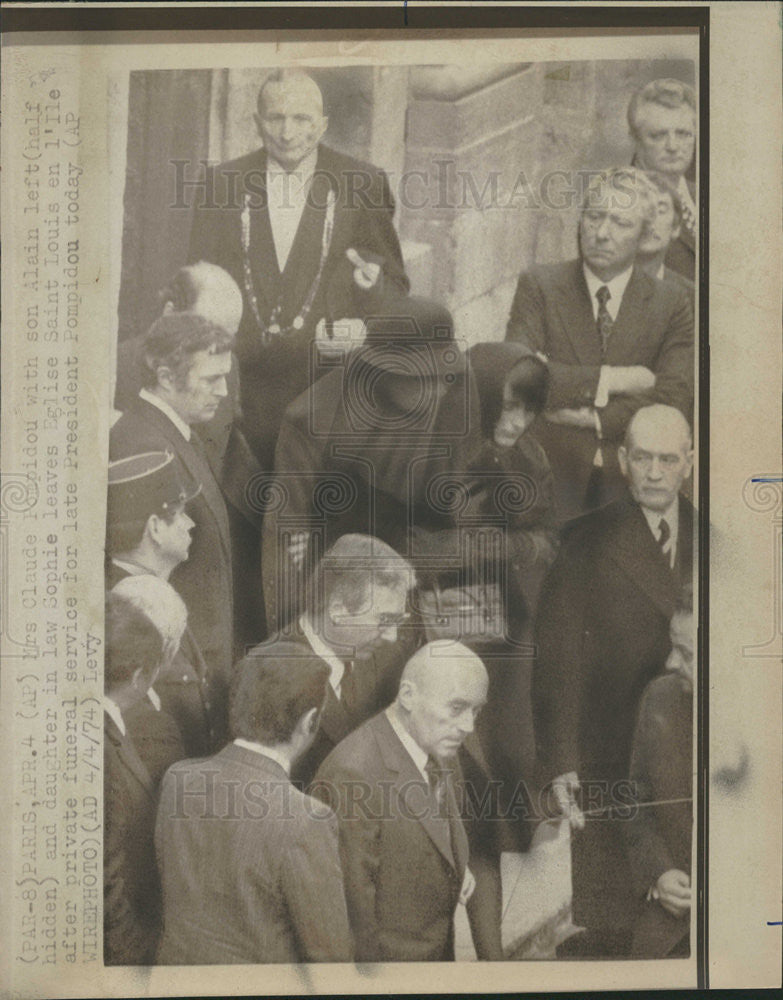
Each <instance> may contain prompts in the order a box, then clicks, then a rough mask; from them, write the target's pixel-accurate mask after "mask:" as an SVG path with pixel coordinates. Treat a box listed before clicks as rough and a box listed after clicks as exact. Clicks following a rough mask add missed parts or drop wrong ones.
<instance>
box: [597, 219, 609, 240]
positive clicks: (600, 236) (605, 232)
mask: <svg viewBox="0 0 783 1000" xmlns="http://www.w3.org/2000/svg"><path fill="white" fill-rule="evenodd" d="M608 237H609V220H608V219H601V221H600V222H599V223H598V228H597V229H596V231H595V238H596V239H597V240H605V239H608Z"/></svg>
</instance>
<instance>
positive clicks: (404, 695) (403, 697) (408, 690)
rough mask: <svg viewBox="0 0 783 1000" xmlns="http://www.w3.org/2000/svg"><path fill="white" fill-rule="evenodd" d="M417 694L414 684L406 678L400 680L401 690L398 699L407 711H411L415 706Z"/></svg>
mask: <svg viewBox="0 0 783 1000" xmlns="http://www.w3.org/2000/svg"><path fill="white" fill-rule="evenodd" d="M415 694H416V688H415V687H414V685H413V684H412V683H411V682H410V681H409V680H406V679H403V680H401V681H400V690H399V691H398V692H397V701H398V702H399V703H400V705H402V707H403V708H404V709H405V711H406V712H410V710H411V708H412V707H413V699H414V697H415Z"/></svg>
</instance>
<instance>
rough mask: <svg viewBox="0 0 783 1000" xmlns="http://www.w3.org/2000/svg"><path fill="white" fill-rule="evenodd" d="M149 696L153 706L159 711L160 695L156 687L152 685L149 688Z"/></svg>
mask: <svg viewBox="0 0 783 1000" xmlns="http://www.w3.org/2000/svg"><path fill="white" fill-rule="evenodd" d="M147 697H148V698H149V700H150V702H151V703H152V707H153V708H154V709H155V711H156V712H159V711H160V695H159V694H158V692H157V691H156V690H155V688H152V687H151V688H147Z"/></svg>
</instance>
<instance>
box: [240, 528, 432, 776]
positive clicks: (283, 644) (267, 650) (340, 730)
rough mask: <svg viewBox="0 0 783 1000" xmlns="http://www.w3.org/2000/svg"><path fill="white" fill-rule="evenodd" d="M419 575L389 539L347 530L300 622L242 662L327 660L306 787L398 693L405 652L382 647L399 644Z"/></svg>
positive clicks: (303, 769) (306, 757)
mask: <svg viewBox="0 0 783 1000" xmlns="http://www.w3.org/2000/svg"><path fill="white" fill-rule="evenodd" d="M414 582H415V580H414V573H413V570H412V569H411V567H410V565H409V564H408V563H407V562H406V561H405V560H404V559H403V558H402V557H401V556H398V555H397V553H396V552H395V551H394V550H393V549H392V548H390V547H389V546H388V545H386V544H385V543H384V542H382V541H380V540H379V539H377V538H371V537H369V536H368V535H343V536H342V537H341V538H339V539H338V540H337V541H336V542H335V544H334V545H333V546H332V547H331V549H329V551H328V552H327V553H326V555H325V556H324V557H323V558H322V559H321V561H320V563H319V565H318V566H317V568H316V570H315V574H314V576H313V581H312V586H311V587H310V588H309V603H308V606H307V608H306V609H305V611H304V612H303V613H302V615H301V617H300V618H299V620H298V622H294V623H292V625H291V626H290V627H288V628H286V629H284V630H283V631H281V632H278V633H277V634H276V635H275V636H273V637H272V638H271V639H270V640H268V641H267V642H264V643H261V644H260V645H259V646H256V647H255V648H254V649H252V650H251V651H250V652H249V653H248V655H247V656H246V657H245V658H244V660H242V662H241V663H240V664H239V666H238V667H237V671H238V672H239V673H242V672H244V671H246V670H260V669H262V667H263V664H264V663H266V662H267V661H274V662H278V661H279V662H285V661H286V660H287V659H290V658H292V657H293V658H294V659H304V658H309V659H312V660H313V661H315V662H318V663H326V664H327V665H328V667H329V683H328V685H327V688H326V703H325V705H324V710H323V714H322V716H321V724H320V726H319V729H318V733H317V734H316V735H315V737H314V739H313V741H312V743H311V745H310V746H309V747H308V749H307V750H306V751H305V752H303V753H302V755H301V756H300V758H299V760H298V761H297V763H296V765H295V767H294V769H293V772H292V775H293V778H294V780H295V781H296V782H298V783H299V784H300V785H301V786H302V787H303V788H306V787H307V786H308V785H309V784H310V782H311V781H312V779H313V777H314V775H315V772H316V771H317V769H318V767H319V765H320V764H321V762H322V761H323V760H324V758H325V757H326V756H327V754H329V752H330V751H331V750H333V749H334V748H335V747H336V746H337V744H338V743H340V741H341V740H343V739H344V738H345V737H346V736H347V735H348V734H349V733H350V732H352V730H354V729H355V728H356V727H357V726H358V725H359V724H360V723H362V722H364V721H365V720H366V719H368V718H369V717H370V716H371V715H374V714H375V713H376V712H377V711H379V710H380V709H381V708H383V707H385V706H386V705H388V704H389V703H390V702H391V701H392V700H393V698H394V695H395V692H396V689H397V683H398V681H399V676H400V671H401V670H402V664H403V663H404V660H405V659H406V657H405V654H404V651H399V652H397V655H394V650H391V649H385V650H384V649H382V647H389V646H390V645H391V644H396V643H397V638H398V628H399V626H400V625H401V624H402V623H403V622H404V621H405V619H406V618H407V614H406V604H407V597H408V591H409V589H410V588H411V587H412V586H413V584H414ZM405 638H406V639H407V638H408V636H407V635H406V637H405ZM403 647H404V644H403Z"/></svg>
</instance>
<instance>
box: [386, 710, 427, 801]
mask: <svg viewBox="0 0 783 1000" xmlns="http://www.w3.org/2000/svg"><path fill="white" fill-rule="evenodd" d="M386 718H387V719H388V720H389V724H390V725H391V727H392V729H393V730H394V732H395V733H396V734H397V736H398V737H399V740H400V743H402V745H403V746H404V747H405V749H406V750H407V751H408V755H409V756H410V758H411V760H412V761H413V763H414V764H415V765H416V769H417V770H418V772H419V773H420V774H421V776H422V778H424V780H425V781H426V782H427V783H428V784H429V780H430V779H429V776H428V774H427V771H426V767H427V760H428V759H429V754H428V753H427V752H426V750H422V748H421V747H420V746H419V744H418V743H417V742H416V740H414V738H413V737H412V736H411V734H410V733H409V732H408V730H407V729H406V728H405V726H403V724H402V722H401V721H400V717H399V715H398V714H397V702H393V703H392V704H391V705H389V707H388V708H387V709H386Z"/></svg>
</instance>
